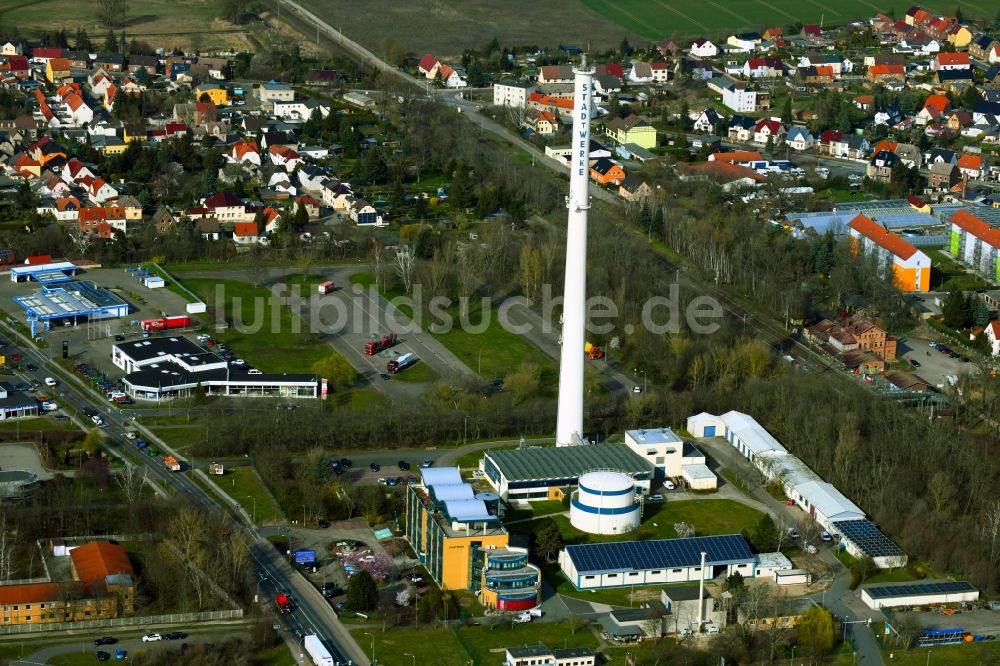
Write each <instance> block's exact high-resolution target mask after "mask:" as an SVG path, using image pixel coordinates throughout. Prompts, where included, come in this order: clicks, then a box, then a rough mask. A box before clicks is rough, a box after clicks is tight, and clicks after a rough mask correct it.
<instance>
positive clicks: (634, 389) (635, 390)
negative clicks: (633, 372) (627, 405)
mask: <svg viewBox="0 0 1000 666" xmlns="http://www.w3.org/2000/svg"><path fill="white" fill-rule="evenodd" d="M632 393H642V387H641V386H633V387H632Z"/></svg>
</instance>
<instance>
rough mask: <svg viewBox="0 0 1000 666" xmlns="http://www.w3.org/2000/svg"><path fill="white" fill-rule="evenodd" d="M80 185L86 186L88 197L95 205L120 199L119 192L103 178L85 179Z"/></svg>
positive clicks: (80, 181)
mask: <svg viewBox="0 0 1000 666" xmlns="http://www.w3.org/2000/svg"><path fill="white" fill-rule="evenodd" d="M78 183H79V184H82V185H84V187H85V189H86V191H87V196H88V197H89V198H90V200H91V201H93V202H94V203H95V204H104V203H107V202H108V201H113V200H114V199H117V198H118V190H116V189H115V188H114V187H112V186H111V185H110V184H109V183H108V182H107V181H105V180H104V179H103V178H83V179H81V180H79V181H78Z"/></svg>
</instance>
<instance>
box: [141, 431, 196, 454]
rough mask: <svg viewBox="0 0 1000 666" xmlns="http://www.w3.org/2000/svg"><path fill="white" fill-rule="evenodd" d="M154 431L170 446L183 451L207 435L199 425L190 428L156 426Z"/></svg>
mask: <svg viewBox="0 0 1000 666" xmlns="http://www.w3.org/2000/svg"><path fill="white" fill-rule="evenodd" d="M153 432H154V433H156V436H157V437H159V438H160V439H162V440H163V441H164V442H165V443H166V444H167V445H168V446H170V448H173V449H177V450H178V451H183V450H184V449H186V448H188V447H189V446H191V445H193V444H197V443H198V442H200V441H201V440H202V439H204V437H205V431H204V429H202V428H199V427H197V426H192V427H190V428H154V429H153Z"/></svg>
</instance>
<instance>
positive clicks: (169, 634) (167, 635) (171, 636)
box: [163, 631, 187, 641]
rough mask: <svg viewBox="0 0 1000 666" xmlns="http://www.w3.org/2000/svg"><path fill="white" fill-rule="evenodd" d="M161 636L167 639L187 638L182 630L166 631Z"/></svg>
mask: <svg viewBox="0 0 1000 666" xmlns="http://www.w3.org/2000/svg"><path fill="white" fill-rule="evenodd" d="M163 638H165V639H166V640H168V641H179V640H181V639H182V638H187V634H185V633H184V632H183V631H168V632H167V633H165V634H163Z"/></svg>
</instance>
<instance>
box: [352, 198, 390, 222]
mask: <svg viewBox="0 0 1000 666" xmlns="http://www.w3.org/2000/svg"><path fill="white" fill-rule="evenodd" d="M347 214H348V216H349V217H350V218H351V220H352V221H353V222H354V224H356V225H358V226H359V227H361V226H371V225H374V226H377V227H380V226H382V225H383V224H384V222H383V221H382V216H381V215H379V213H378V211H377V210H375V206H372V205H371V204H370V203H368V202H367V201H365V200H364V199H355V200H354V201H352V202H351V207H350V209H349V210H348V211H347Z"/></svg>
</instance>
